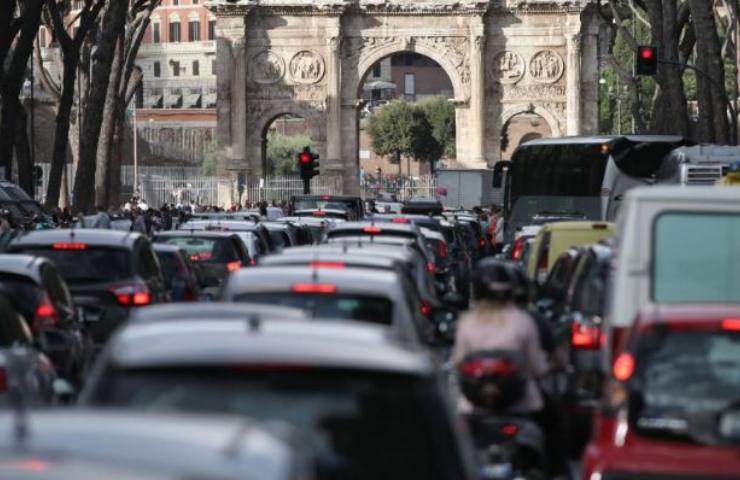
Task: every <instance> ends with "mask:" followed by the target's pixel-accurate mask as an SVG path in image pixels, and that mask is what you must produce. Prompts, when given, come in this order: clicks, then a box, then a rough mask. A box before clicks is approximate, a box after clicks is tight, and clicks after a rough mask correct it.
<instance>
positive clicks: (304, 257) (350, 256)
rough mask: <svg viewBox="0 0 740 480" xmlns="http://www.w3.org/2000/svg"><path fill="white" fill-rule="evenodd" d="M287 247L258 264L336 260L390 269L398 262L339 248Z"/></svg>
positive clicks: (264, 258) (352, 264)
mask: <svg viewBox="0 0 740 480" xmlns="http://www.w3.org/2000/svg"><path fill="white" fill-rule="evenodd" d="M292 250H293V249H287V250H285V251H284V252H283V253H282V254H280V255H268V256H266V257H262V258H261V259H260V260H259V265H265V266H270V265H271V266H276V265H301V264H304V263H313V262H337V263H341V264H343V265H345V267H355V266H361V267H377V268H385V269H390V268H393V267H394V266H396V265H397V264H398V260H396V259H393V258H389V257H386V256H377V255H363V254H361V253H359V252H352V253H349V252H346V253H345V252H342V251H340V250H337V251H330V250H320V249H306V250H304V251H300V252H293V251H292Z"/></svg>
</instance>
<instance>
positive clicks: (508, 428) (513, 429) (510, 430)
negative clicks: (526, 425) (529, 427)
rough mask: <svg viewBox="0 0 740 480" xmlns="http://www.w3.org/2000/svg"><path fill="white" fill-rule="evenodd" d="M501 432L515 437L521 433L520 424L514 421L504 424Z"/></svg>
mask: <svg viewBox="0 0 740 480" xmlns="http://www.w3.org/2000/svg"><path fill="white" fill-rule="evenodd" d="M501 433H503V434H504V435H506V436H507V437H513V436H515V435H516V434H517V433H519V425H514V424H513V423H510V424H508V425H504V426H503V427H501Z"/></svg>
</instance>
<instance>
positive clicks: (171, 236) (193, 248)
mask: <svg viewBox="0 0 740 480" xmlns="http://www.w3.org/2000/svg"><path fill="white" fill-rule="evenodd" d="M153 240H154V242H155V243H164V244H167V245H173V246H176V247H178V248H181V249H182V250H184V251H185V253H186V254H187V256H188V258H189V259H190V260H191V261H192V262H193V263H195V265H196V266H197V267H196V268H198V269H199V270H200V274H201V276H202V277H203V281H204V284H205V288H204V289H203V290H204V294H205V295H207V296H209V297H211V298H215V296H216V295H217V294H218V291H219V290H220V288H221V285H222V284H223V283H224V281H225V280H226V278H227V277H228V276H229V274H230V273H231V272H234V271H236V270H239V269H240V268H242V267H246V266H248V265H250V264H251V259H250V258H249V252H247V247H246V246H245V245H244V242H242V240H241V239H240V238H239V236H238V235H237V234H236V233H233V232H216V231H197V230H177V231H170V232H160V233H158V234H156V235H155V236H154V237H153Z"/></svg>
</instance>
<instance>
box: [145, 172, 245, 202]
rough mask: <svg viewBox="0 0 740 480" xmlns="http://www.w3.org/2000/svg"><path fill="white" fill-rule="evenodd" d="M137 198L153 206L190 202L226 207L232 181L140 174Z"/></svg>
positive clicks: (216, 178)
mask: <svg viewBox="0 0 740 480" xmlns="http://www.w3.org/2000/svg"><path fill="white" fill-rule="evenodd" d="M139 178H140V180H139V181H140V183H141V197H142V198H143V199H144V200H145V201H146V202H147V203H148V204H149V205H152V206H155V207H158V206H160V205H163V204H165V203H174V204H178V203H193V204H195V205H215V206H219V207H222V208H227V207H230V206H231V204H232V203H233V202H234V200H235V198H234V182H233V181H232V180H231V179H230V178H228V177H209V176H190V177H182V178H171V177H166V176H163V175H156V174H142V175H140V177H139Z"/></svg>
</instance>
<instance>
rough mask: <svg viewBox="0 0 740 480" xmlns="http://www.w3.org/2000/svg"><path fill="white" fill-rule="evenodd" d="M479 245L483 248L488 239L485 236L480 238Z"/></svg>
mask: <svg viewBox="0 0 740 480" xmlns="http://www.w3.org/2000/svg"><path fill="white" fill-rule="evenodd" d="M478 245H479V246H480V247H481V248H483V247H485V246H486V240H485V239H484V238H481V239H480V240H478Z"/></svg>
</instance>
